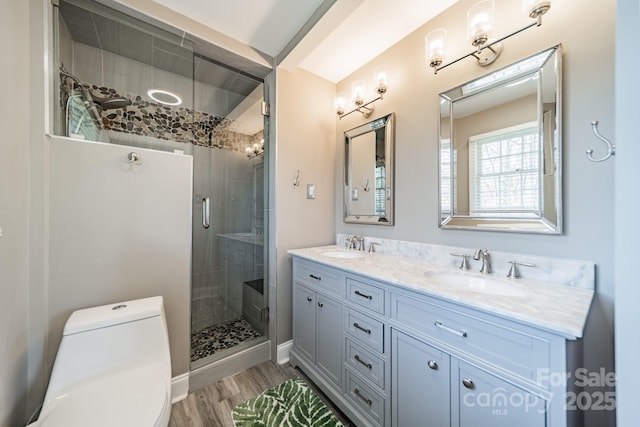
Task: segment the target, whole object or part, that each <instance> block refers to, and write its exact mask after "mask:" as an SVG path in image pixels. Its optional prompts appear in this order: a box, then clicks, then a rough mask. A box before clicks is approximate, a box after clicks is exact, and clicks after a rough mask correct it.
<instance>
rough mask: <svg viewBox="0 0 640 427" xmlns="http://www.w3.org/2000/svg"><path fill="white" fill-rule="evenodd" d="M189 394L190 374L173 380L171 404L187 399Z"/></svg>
mask: <svg viewBox="0 0 640 427" xmlns="http://www.w3.org/2000/svg"><path fill="white" fill-rule="evenodd" d="M187 394H189V373H188V372H187V373H184V374H181V375H178V376H176V377H173V378H171V404H174V403H176V402H179V401H181V400H183V399H186V398H187Z"/></svg>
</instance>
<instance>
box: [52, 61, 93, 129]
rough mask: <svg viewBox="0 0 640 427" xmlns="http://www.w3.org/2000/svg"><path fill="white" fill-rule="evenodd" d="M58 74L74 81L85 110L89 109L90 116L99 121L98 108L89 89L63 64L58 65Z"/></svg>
mask: <svg viewBox="0 0 640 427" xmlns="http://www.w3.org/2000/svg"><path fill="white" fill-rule="evenodd" d="M60 74H62V75H64V76H67V77H69V78H70V79H71V80H73V81H74V82H75V83H76V85H78V89H79V90H80V97H81V98H82V103H83V104H84V106H85V107H86V108H87V110H89V113H91V116H92V117H93V118H94V119H95V120H98V121H100V112H99V111H98V108H97V107H96V104H95V102H93V97H92V96H91V93H90V92H89V89H88V88H87V87H86V86H85V85H83V84H82V82H81V81H80V79H78V78H77V77H76V76H74V75H73V74H71V73H69V72H68V71H67V70H65V68H64V66H63V65H60Z"/></svg>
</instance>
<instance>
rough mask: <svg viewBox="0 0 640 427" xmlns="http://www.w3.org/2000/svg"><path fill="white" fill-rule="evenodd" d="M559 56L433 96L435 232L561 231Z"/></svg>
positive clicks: (533, 59)
mask: <svg viewBox="0 0 640 427" xmlns="http://www.w3.org/2000/svg"><path fill="white" fill-rule="evenodd" d="M561 59H562V53H561V46H560V45H558V46H554V47H552V48H550V49H547V50H545V51H543V52H540V53H538V54H536V55H533V56H530V57H528V58H525V59H523V60H521V61H518V62H516V63H514V64H511V65H509V66H507V67H505V68H502V69H501V70H498V71H495V72H493V73H491V74H488V75H486V76H484V77H480V78H478V79H475V80H472V81H470V82H467V83H465V84H463V85H460V86H458V87H455V88H453V89H450V90H448V91H446V92H443V93H441V94H440V126H439V148H440V159H439V175H440V194H439V199H440V200H439V206H440V216H439V219H440V227H441V228H455V229H473V230H487V231H507V232H517V233H542V234H561V233H562V104H561V98H562V96H561V95H562V74H561V71H562V68H561V65H562V61H561Z"/></svg>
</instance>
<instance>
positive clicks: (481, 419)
mask: <svg viewBox="0 0 640 427" xmlns="http://www.w3.org/2000/svg"><path fill="white" fill-rule="evenodd" d="M451 360H452V379H451V384H452V387H453V390H452V418H453V419H452V423H451V425H458V426H461V427H472V426H474V427H475V426H491V427H514V426H518V427H541V426H545V425H546V424H545V417H546V412H547V407H546V406H547V400H546V399H544V398H542V397H539V396H536V395H535V394H533V393H530V392H529V391H527V390H526V389H522V388H518V387H515V386H514V385H512V384H510V383H509V382H507V381H505V380H502V379H500V378H498V377H497V376H495V375H492V374H490V373H488V372H487V371H485V370H482V369H480V368H477V367H475V366H473V365H470V364H469V363H466V362H464V361H462V360H460V359H457V358H454V357H452V359H451Z"/></svg>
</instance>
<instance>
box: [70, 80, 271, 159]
mask: <svg viewBox="0 0 640 427" xmlns="http://www.w3.org/2000/svg"><path fill="white" fill-rule="evenodd" d="M61 81H62V84H61V85H60V88H61V89H60V90H61V104H62V105H63V106H64V105H66V101H67V99H68V98H69V96H70V93H71V92H73V91H78V84H77V83H76V82H74V81H73V80H71V79H70V78H68V77H66V76H64V75H61ZM84 86H85V87H86V88H88V89H89V92H91V94H92V95H93V96H95V97H96V98H98V99H103V98H115V97H123V98H127V99H129V100H131V105H130V106H127V107H123V108H116V109H109V110H102V111H100V116H101V123H100V122H96V124H97V125H98V126H99V127H100V128H102V129H105V130H112V131H116V132H123V133H129V134H134V135H141V136H149V137H153V138H158V139H164V140H171V141H176V142H182V143H186V144H194V145H200V146H205V147H211V148H219V149H223V150H228V151H234V152H241V153H244V152H245V148H246V147H248V146H252V145H253V144H254V143H260V140H261V139H262V134H263V132H262V131H259V132H257V133H256V134H254V135H245V134H242V133H238V132H234V131H233V130H231V125H232V124H233V120H229V119H227V118H224V117H220V116H216V115H213V114H209V113H205V112H202V111H197V110H194V109H191V108H186V107H178V106H175V107H174V106H168V105H162V104H160V103H155V102H150V101H147V100H145V99H143V98H142V96H140V95H132V94H129V93H125V92H118V91H117V90H116V89H112V88H108V87H104V86H97V85H89V84H86V83H85V84H84ZM76 93H77V92H76Z"/></svg>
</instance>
